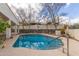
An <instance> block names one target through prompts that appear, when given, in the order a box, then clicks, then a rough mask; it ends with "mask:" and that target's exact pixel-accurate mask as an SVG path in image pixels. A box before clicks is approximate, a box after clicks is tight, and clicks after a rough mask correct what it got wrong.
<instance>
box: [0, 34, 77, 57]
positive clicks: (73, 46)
mask: <svg viewBox="0 0 79 59" xmlns="http://www.w3.org/2000/svg"><path fill="white" fill-rule="evenodd" d="M18 36H19V35H14V36H13V38H12V39H7V40H6V41H5V42H4V43H5V48H3V49H0V56H66V55H67V54H66V53H63V52H62V50H63V49H62V47H60V48H58V49H54V50H33V49H28V48H13V47H12V45H13V44H14V42H15V41H16V39H17V38H18ZM52 36H53V35H52ZM61 39H62V41H63V42H64V48H65V52H66V47H67V46H66V45H67V39H66V38H64V37H61ZM69 41H70V43H69V48H70V55H71V56H79V47H78V46H79V42H78V41H75V40H72V39H69Z"/></svg>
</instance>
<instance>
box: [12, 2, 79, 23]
mask: <svg viewBox="0 0 79 59" xmlns="http://www.w3.org/2000/svg"><path fill="white" fill-rule="evenodd" d="M11 4H12V5H14V6H15V7H17V8H19V7H22V8H28V4H29V3H11ZM30 4H31V6H32V7H33V8H34V9H35V10H36V11H39V10H40V9H41V8H42V7H41V6H40V5H39V4H38V3H30ZM62 12H64V13H67V15H66V16H65V17H69V19H70V20H71V22H72V23H77V22H79V3H67V5H66V6H65V7H63V8H61V9H60V11H59V13H62Z"/></svg>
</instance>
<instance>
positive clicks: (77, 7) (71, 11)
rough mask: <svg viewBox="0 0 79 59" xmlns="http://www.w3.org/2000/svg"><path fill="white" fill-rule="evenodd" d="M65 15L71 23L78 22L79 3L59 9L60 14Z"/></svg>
mask: <svg viewBox="0 0 79 59" xmlns="http://www.w3.org/2000/svg"><path fill="white" fill-rule="evenodd" d="M62 12H65V13H67V15H66V17H69V18H70V21H71V23H78V22H79V3H70V4H68V5H67V6H66V7H63V8H61V10H60V13H62Z"/></svg>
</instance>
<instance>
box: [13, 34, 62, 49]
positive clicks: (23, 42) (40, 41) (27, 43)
mask: <svg viewBox="0 0 79 59" xmlns="http://www.w3.org/2000/svg"><path fill="white" fill-rule="evenodd" d="M62 45H63V42H62V41H61V39H59V38H54V37H50V36H46V35H42V34H26V35H20V36H19V37H18V39H17V40H16V42H15V43H14V44H13V47H15V48H31V49H37V50H49V49H57V48H60V47H61V46H62Z"/></svg>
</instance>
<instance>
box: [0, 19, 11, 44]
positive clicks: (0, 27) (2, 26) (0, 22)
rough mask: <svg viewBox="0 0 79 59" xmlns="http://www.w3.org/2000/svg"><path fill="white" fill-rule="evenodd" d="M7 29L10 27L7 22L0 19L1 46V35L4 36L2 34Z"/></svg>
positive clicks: (2, 39) (1, 41)
mask: <svg viewBox="0 0 79 59" xmlns="http://www.w3.org/2000/svg"><path fill="white" fill-rule="evenodd" d="M7 27H10V25H9V24H8V21H5V20H4V19H3V18H0V44H2V43H3V41H4V38H3V36H2V35H4V32H5V30H6V28H7ZM4 37H5V36H4Z"/></svg>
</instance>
